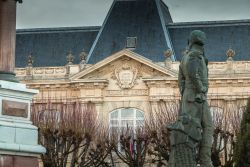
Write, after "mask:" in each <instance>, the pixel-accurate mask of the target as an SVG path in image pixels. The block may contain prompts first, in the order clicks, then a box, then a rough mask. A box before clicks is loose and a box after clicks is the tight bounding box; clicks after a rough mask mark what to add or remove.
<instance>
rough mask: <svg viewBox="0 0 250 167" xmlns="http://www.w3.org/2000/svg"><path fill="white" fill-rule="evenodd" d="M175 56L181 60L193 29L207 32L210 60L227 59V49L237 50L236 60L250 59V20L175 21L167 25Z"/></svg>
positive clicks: (207, 47) (206, 46) (207, 50)
mask: <svg viewBox="0 0 250 167" xmlns="http://www.w3.org/2000/svg"><path fill="white" fill-rule="evenodd" d="M167 27H168V29H169V32H170V36H171V41H172V43H173V48H174V51H175V57H176V59H177V60H178V61H179V60H181V57H182V52H183V51H184V50H185V47H186V45H187V39H188V36H189V34H190V32H191V31H192V30H195V29H199V30H202V31H204V32H205V33H206V35H207V38H208V40H207V44H206V45H205V53H206V56H207V57H208V59H209V61H225V60H226V59H227V56H226V51H227V50H228V49H229V48H231V49H233V50H235V52H236V55H235V57H234V60H241V61H246V60H250V47H249V46H250V20H238V21H236V20H232V21H209V22H190V23H173V24H169V25H167Z"/></svg>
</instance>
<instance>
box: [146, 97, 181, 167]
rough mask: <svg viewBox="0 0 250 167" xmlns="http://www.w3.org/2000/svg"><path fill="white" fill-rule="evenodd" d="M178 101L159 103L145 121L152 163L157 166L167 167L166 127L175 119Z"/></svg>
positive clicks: (167, 137)
mask: <svg viewBox="0 0 250 167" xmlns="http://www.w3.org/2000/svg"><path fill="white" fill-rule="evenodd" d="M178 112H179V101H170V102H169V101H168V102H164V101H159V102H158V103H157V108H155V109H153V111H152V112H150V114H149V115H150V116H149V117H148V119H146V126H145V128H146V129H147V132H148V134H149V136H150V149H149V151H148V154H149V156H151V159H152V163H154V164H157V165H158V166H162V165H167V164H166V163H167V161H168V159H169V154H170V141H169V131H168V130H167V128H166V126H167V125H168V124H170V123H173V122H175V121H176V119H177V115H178Z"/></svg>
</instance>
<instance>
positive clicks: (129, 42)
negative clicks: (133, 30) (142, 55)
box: [126, 37, 137, 49]
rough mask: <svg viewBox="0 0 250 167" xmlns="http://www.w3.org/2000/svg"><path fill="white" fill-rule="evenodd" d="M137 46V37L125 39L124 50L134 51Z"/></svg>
mask: <svg viewBox="0 0 250 167" xmlns="http://www.w3.org/2000/svg"><path fill="white" fill-rule="evenodd" d="M136 44H137V37H127V41H126V48H128V49H135V48H136Z"/></svg>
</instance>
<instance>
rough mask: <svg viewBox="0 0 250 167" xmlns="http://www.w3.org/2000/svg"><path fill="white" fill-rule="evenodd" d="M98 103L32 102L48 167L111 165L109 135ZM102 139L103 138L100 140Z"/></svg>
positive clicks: (69, 100)
mask: <svg viewBox="0 0 250 167" xmlns="http://www.w3.org/2000/svg"><path fill="white" fill-rule="evenodd" d="M96 118H97V117H96V112H95V106H94V104H92V103H81V102H80V101H79V100H76V99H64V100H52V99H48V100H43V103H36V102H34V103H33V105H32V121H33V122H34V124H35V125H36V126H38V127H39V142H40V144H42V145H43V146H45V147H46V149H47V152H46V153H45V154H43V155H42V161H43V163H44V166H45V167H66V165H70V166H71V167H88V166H109V165H108V162H107V161H106V158H107V156H108V155H109V153H110V151H111V150H110V148H109V147H108V146H109V145H107V144H106V143H107V141H108V135H107V133H105V129H104V128H103V127H102V126H100V124H98V122H97V119H96ZM100 139H102V140H100Z"/></svg>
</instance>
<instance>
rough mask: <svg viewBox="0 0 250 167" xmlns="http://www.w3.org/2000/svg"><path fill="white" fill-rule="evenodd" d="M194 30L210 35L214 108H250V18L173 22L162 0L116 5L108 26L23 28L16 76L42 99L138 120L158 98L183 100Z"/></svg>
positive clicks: (107, 116)
mask: <svg viewBox="0 0 250 167" xmlns="http://www.w3.org/2000/svg"><path fill="white" fill-rule="evenodd" d="M194 29H200V30H202V31H204V32H205V33H206V34H207V37H208V42H207V44H206V48H205V53H206V56H207V58H208V60H209V65H208V67H209V92H208V99H209V101H210V105H211V106H212V107H222V106H223V107H226V108H227V110H228V111H229V110H232V109H233V107H232V106H237V107H241V106H245V105H246V104H245V103H246V99H247V98H248V97H249V96H250V47H249V46H250V21H249V20H238V21H216V22H191V23H173V21H172V18H171V15H170V12H169V10H168V7H167V6H166V5H165V4H164V3H163V2H162V1H161V0H129V1H128V0H115V1H114V2H113V4H112V6H111V9H110V11H109V13H108V15H107V17H106V19H105V21H104V23H103V25H102V26H101V27H78V28H51V29H26V30H18V31H17V49H16V69H15V73H16V75H17V77H18V78H19V80H20V81H21V82H23V83H25V84H27V85H28V86H29V87H30V88H34V89H38V90H39V91H40V93H39V94H38V95H37V96H36V97H35V100H37V101H39V99H43V98H51V99H56V98H71V99H74V98H75V99H80V100H81V101H82V102H86V103H87V102H93V103H94V104H95V106H96V110H97V112H98V114H99V115H100V116H101V118H103V119H105V120H106V119H109V120H111V119H112V118H113V117H112V113H113V112H114V113H115V112H116V114H118V116H116V118H117V119H118V118H119V119H122V115H123V114H122V113H123V112H127V113H129V112H130V113H131V114H132V115H130V117H131V119H133V121H134V122H136V120H137V117H136V115H137V110H138V115H140V113H143V116H145V115H147V114H148V113H149V112H150V111H152V110H157V109H158V108H157V107H158V102H159V101H164V102H169V101H173V100H174V101H178V100H180V95H179V89H178V83H177V79H178V68H179V62H180V60H181V57H182V55H183V53H184V52H185V50H186V45H187V39H188V36H189V33H190V32H191V31H192V30H194ZM83 49H84V51H85V52H86V53H88V54H86V53H85V52H83ZM31 53H32V55H31ZM28 55H30V56H28ZM77 55H79V56H77ZM126 109H127V110H126ZM128 109H131V110H128ZM138 117H139V118H138V119H140V118H142V117H140V116H138ZM134 126H136V125H134Z"/></svg>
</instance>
